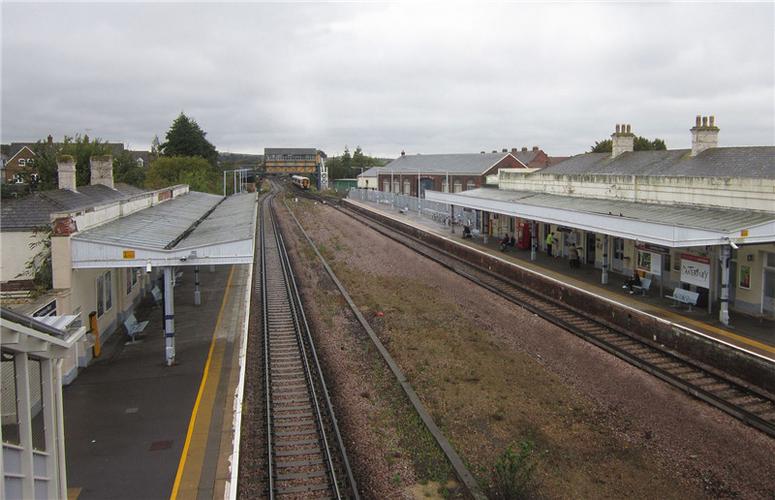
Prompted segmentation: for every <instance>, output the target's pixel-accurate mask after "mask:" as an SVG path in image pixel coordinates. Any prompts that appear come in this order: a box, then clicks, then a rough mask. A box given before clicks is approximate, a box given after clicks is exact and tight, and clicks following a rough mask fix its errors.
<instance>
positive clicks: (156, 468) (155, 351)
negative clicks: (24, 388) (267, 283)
mask: <svg viewBox="0 0 775 500" xmlns="http://www.w3.org/2000/svg"><path fill="white" fill-rule="evenodd" d="M179 269H182V270H183V271H184V274H183V276H182V279H181V280H180V283H179V285H178V286H176V287H175V332H176V363H175V365H173V366H171V367H167V366H166V365H165V356H164V334H163V332H162V311H161V309H160V308H159V307H157V306H155V305H152V300H150V293H148V294H147V297H146V301H145V302H143V303H141V305H140V306H139V307H138V308H137V309H136V311H135V315H136V317H137V319H138V321H145V320H149V321H150V323H149V324H148V326H147V327H146V328H145V331H144V332H143V335H142V342H139V343H135V344H129V345H125V341H126V340H127V338H126V337H125V335H124V334H123V331H122V330H123V328H120V329H119V331H118V332H116V333H115V334H113V335H112V336H111V338H110V339H109V340H108V341H107V342H106V344H105V345H104V346H103V349H102V354H101V356H100V357H99V358H97V359H95V360H94V361H93V362H92V363H91V364H90V365H89V367H88V368H86V369H84V370H83V371H82V372H81V374H80V375H79V376H78V378H77V379H76V380H75V381H74V382H73V383H72V384H70V385H69V386H67V387H65V388H64V391H63V397H64V410H65V446H66V455H67V481H68V498H70V499H90V498H133V499H134V498H145V499H149V498H177V497H180V498H214V497H218V498H223V497H224V493H225V491H226V488H227V487H228V482H229V480H230V470H229V463H230V458H231V454H232V447H233V431H232V428H233V415H234V413H233V412H234V399H233V398H234V394H235V388H236V387H237V384H238V379H239V351H240V346H241V344H242V342H241V340H242V338H243V335H245V332H246V327H247V325H246V310H247V309H246V308H247V307H248V302H247V297H248V291H249V290H250V266H249V265H234V266H214V267H213V268H212V269H213V270H212V271H211V270H210V268H209V267H208V266H203V267H202V269H201V270H200V282H201V285H200V290H201V298H202V300H201V305H199V306H195V305H194V277H193V275H194V273H193V268H192V267H187V268H179Z"/></svg>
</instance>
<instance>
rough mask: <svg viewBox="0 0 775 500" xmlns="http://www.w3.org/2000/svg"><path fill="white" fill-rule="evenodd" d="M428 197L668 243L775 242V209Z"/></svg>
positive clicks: (531, 196)
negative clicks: (763, 210)
mask: <svg viewBox="0 0 775 500" xmlns="http://www.w3.org/2000/svg"><path fill="white" fill-rule="evenodd" d="M425 197H426V199H428V200H430V201H436V202H441V203H447V204H451V205H455V206H458V207H464V208H470V209H475V210H484V211H487V212H493V213H497V214H505V215H510V216H514V217H521V218H524V219H530V220H535V221H538V222H544V223H548V224H558V225H560V226H566V227H571V228H575V229H581V230H584V231H593V232H596V233H600V234H607V235H610V236H615V237H618V238H627V239H631V240H637V241H641V242H644V243H653V244H656V245H662V246H666V247H673V248H678V247H693V246H704V245H723V244H729V243H730V242H734V243H736V244H744V243H768V242H773V241H775V212H771V213H768V212H757V211H753V210H737V209H725V208H714V207H697V206H688V205H683V206H681V205H658V204H651V203H638V202H631V201H625V200H606V199H593V198H581V197H578V196H560V195H555V194H545V193H536V192H528V191H510V190H505V189H493V188H480V189H472V190H470V191H464V192H461V193H440V192H437V191H426V192H425Z"/></svg>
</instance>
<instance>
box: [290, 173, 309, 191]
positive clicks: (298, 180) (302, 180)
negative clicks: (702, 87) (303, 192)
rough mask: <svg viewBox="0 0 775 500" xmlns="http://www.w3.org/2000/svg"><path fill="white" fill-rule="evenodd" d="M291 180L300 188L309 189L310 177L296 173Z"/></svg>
mask: <svg viewBox="0 0 775 500" xmlns="http://www.w3.org/2000/svg"><path fill="white" fill-rule="evenodd" d="M291 182H293V184H294V185H295V186H296V187H298V188H299V189H309V178H307V177H303V176H301V175H294V176H293V177H291Z"/></svg>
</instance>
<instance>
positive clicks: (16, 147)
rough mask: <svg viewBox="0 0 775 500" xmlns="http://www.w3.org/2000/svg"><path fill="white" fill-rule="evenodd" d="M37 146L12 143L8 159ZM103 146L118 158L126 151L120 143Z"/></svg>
mask: <svg viewBox="0 0 775 500" xmlns="http://www.w3.org/2000/svg"><path fill="white" fill-rule="evenodd" d="M36 144H37V142H12V143H11V144H9V145H8V158H13V156H14V155H15V154H16V153H18V152H19V151H20V150H21V149H22V148H23V147H25V146H26V147H28V148H30V150H32V151H33V152H34V151H35V150H34V149H33V146H35V145H36ZM54 145H55V146H62V145H63V143H61V142H55V143H54ZM101 145H102V146H105V147H107V148H108V154H111V155H113V156H118V155H120V154H121V153H122V152H123V151H124V145H123V144H122V143H120V142H103V143H101Z"/></svg>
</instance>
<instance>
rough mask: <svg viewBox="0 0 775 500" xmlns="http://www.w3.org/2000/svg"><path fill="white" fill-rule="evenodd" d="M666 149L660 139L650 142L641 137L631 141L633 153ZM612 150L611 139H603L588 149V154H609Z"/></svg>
mask: <svg viewBox="0 0 775 500" xmlns="http://www.w3.org/2000/svg"><path fill="white" fill-rule="evenodd" d="M666 149H667V146H666V145H665V141H663V140H662V139H654V140H653V141H650V140H648V139H646V138H645V137H642V136H637V137H635V139H634V140H633V150H634V151H664V150H666ZM612 150H613V143H612V142H611V139H604V140H602V141H595V145H594V146H592V149H590V151H589V152H590V153H610V152H611V151H612Z"/></svg>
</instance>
